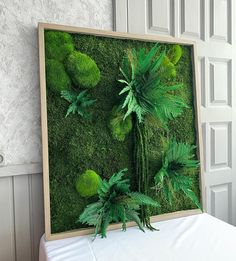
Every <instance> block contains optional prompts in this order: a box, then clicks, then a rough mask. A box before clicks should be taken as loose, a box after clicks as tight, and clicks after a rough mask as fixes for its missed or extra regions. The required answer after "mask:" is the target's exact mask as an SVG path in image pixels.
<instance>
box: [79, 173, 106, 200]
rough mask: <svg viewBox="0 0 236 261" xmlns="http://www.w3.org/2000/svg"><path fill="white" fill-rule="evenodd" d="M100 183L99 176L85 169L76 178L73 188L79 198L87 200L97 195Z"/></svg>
mask: <svg viewBox="0 0 236 261" xmlns="http://www.w3.org/2000/svg"><path fill="white" fill-rule="evenodd" d="M100 182H101V178H100V177H99V175H98V174H97V173H96V172H95V171H93V170H91V169H87V170H86V171H85V172H84V173H83V174H81V175H80V176H79V177H78V179H77V180H76V184H75V186H76V190H77V192H78V193H79V194H80V196H81V197H85V198H87V197H88V198H89V197H92V196H94V195H96V194H97V191H98V186H99V183H100Z"/></svg>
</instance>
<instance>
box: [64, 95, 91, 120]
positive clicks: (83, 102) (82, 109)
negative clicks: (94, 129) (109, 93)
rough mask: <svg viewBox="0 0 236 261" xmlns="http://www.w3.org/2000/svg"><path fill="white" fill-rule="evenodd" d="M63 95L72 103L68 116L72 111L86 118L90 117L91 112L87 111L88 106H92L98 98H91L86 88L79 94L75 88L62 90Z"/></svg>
mask: <svg viewBox="0 0 236 261" xmlns="http://www.w3.org/2000/svg"><path fill="white" fill-rule="evenodd" d="M61 97H62V98H64V99H65V100H66V101H68V102H69V103H70V106H69V108H68V110H67V113H66V117H67V116H68V115H69V114H70V113H72V114H75V113H77V114H79V115H80V116H81V117H83V118H85V119H89V118H90V113H88V112H87V107H89V106H91V105H92V104H93V103H94V102H95V101H96V100H91V99H90V98H89V95H88V94H87V91H86V90H85V91H82V92H80V93H79V94H78V93H77V92H76V91H73V90H69V91H62V92H61Z"/></svg>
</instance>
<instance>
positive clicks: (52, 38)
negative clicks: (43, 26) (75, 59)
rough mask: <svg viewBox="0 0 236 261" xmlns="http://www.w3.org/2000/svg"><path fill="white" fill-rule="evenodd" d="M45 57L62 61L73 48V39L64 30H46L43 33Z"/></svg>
mask: <svg viewBox="0 0 236 261" xmlns="http://www.w3.org/2000/svg"><path fill="white" fill-rule="evenodd" d="M45 47H46V48H45V50H46V57H47V58H49V59H55V60H57V61H63V60H64V59H65V58H66V56H67V55H68V54H70V53H71V52H72V51H73V50H74V44H73V39H72V37H71V35H70V34H68V33H65V32H55V31H47V32H46V33H45Z"/></svg>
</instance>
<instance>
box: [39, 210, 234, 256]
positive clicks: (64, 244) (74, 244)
mask: <svg viewBox="0 0 236 261" xmlns="http://www.w3.org/2000/svg"><path fill="white" fill-rule="evenodd" d="M153 226H154V227H155V228H158V229H160V231H154V232H151V231H149V230H146V232H145V233H143V232H142V231H140V230H139V229H138V228H137V227H131V228H128V229H127V231H126V232H123V231H121V230H115V231H109V232H108V233H107V238H105V239H101V238H100V237H97V238H96V240H95V241H92V236H91V235H88V236H78V237H73V238H67V239H62V240H55V241H48V242H46V241H45V239H44V236H43V237H42V239H41V243H40V259H39V261H62V260H63V261H144V260H145V261H149V260H150V261H153V260H158V261H235V260H236V227H234V226H231V225H229V224H227V223H225V222H223V221H221V220H219V219H216V218H214V217H212V216H210V215H208V214H205V213H204V214H199V215H194V216H188V217H183V218H177V219H172V220H167V221H160V222H156V223H153Z"/></svg>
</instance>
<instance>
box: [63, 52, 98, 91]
mask: <svg viewBox="0 0 236 261" xmlns="http://www.w3.org/2000/svg"><path fill="white" fill-rule="evenodd" d="M66 70H67V72H68V74H69V75H70V77H71V79H72V81H73V83H74V84H75V85H76V86H79V87H83V88H92V87H95V86H96V85H97V84H98V82H99V80H100V70H99V68H98V67H97V64H96V63H95V61H94V60H93V59H92V58H90V57H89V56H88V55H86V54H83V53H81V52H77V51H74V52H72V53H71V54H70V55H69V56H68V58H67V60H66Z"/></svg>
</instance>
